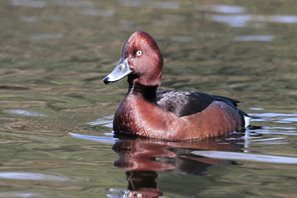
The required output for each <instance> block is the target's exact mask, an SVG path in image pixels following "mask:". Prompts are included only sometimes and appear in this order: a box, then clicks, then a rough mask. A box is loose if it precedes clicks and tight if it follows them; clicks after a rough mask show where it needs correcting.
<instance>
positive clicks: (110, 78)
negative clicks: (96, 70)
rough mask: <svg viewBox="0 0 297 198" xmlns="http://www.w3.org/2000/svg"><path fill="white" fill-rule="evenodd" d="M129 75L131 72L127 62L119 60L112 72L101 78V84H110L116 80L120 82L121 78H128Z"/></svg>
mask: <svg viewBox="0 0 297 198" xmlns="http://www.w3.org/2000/svg"><path fill="white" fill-rule="evenodd" d="M131 73H132V70H131V69H130V66H129V64H128V60H127V59H120V61H119V63H118V64H117V66H115V68H114V69H113V70H112V72H111V73H110V74H108V75H107V76H105V77H104V78H103V82H104V83H105V84H110V83H113V82H116V81H118V80H121V79H122V78H124V77H126V76H128V75H129V74H131Z"/></svg>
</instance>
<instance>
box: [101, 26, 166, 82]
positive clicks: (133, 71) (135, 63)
mask: <svg viewBox="0 0 297 198" xmlns="http://www.w3.org/2000/svg"><path fill="white" fill-rule="evenodd" d="M162 69H163V58H162V55H161V52H160V49H159V47H158V45H157V43H156V41H155V40H154V39H153V38H152V37H151V36H150V35H149V34H148V33H146V32H135V33H133V34H132V35H131V36H130V38H129V39H128V41H127V42H126V43H125V45H124V47H123V49H122V54H121V57H120V60H119V62H118V64H117V65H116V67H115V68H114V69H113V71H112V72H111V73H110V74H109V75H107V76H106V77H105V78H104V79H103V82H104V83H105V84H109V83H112V82H116V81H118V80H120V79H122V78H124V77H125V76H128V82H129V84H130V85H133V84H140V85H144V86H159V85H160V84H161V78H162Z"/></svg>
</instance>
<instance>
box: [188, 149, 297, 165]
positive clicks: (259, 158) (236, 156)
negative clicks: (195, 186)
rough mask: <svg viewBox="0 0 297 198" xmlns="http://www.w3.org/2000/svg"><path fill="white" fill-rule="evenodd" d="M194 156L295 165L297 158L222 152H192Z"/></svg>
mask: <svg viewBox="0 0 297 198" xmlns="http://www.w3.org/2000/svg"><path fill="white" fill-rule="evenodd" d="M192 153H193V154H194V155H199V156H204V157H209V158H215V159H225V160H236V161H253V162H262V163H277V164H297V157H287V156H275V155H259V154H250V153H236V152H223V151H193V152H192Z"/></svg>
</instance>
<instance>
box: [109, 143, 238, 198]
mask: <svg viewBox="0 0 297 198" xmlns="http://www.w3.org/2000/svg"><path fill="white" fill-rule="evenodd" d="M112 148H113V150H114V151H115V152H116V153H117V154H118V159H117V160H116V161H115V162H114V166H116V167H119V168H123V169H124V170H125V171H126V177H127V181H128V187H127V191H125V192H124V193H125V195H127V196H128V197H158V196H161V195H163V193H162V192H161V191H160V189H159V187H158V183H157V178H158V176H159V173H160V172H164V171H166V172H167V171H171V172H174V173H176V174H191V175H201V174H204V173H205V172H206V171H207V169H208V168H209V167H212V166H223V165H232V164H236V163H235V162H233V161H230V160H218V159H212V158H207V157H203V156H199V155H193V154H192V152H193V151H197V150H212V151H214V150H215V151H233V152H240V151H242V148H243V139H242V138H239V137H236V138H234V139H232V141H231V140H230V139H229V140H225V141H224V140H220V141H218V139H208V140H204V141H195V142H164V141H158V140H151V139H141V138H123V137H120V138H119V140H118V141H117V142H116V143H115V144H114V145H113V147H112ZM121 193H123V192H121Z"/></svg>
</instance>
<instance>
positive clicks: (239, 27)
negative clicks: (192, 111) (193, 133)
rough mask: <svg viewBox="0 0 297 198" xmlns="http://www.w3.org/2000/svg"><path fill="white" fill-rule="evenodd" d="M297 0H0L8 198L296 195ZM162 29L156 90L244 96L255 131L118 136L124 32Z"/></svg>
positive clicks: (0, 130) (1, 146)
mask: <svg viewBox="0 0 297 198" xmlns="http://www.w3.org/2000/svg"><path fill="white" fill-rule="evenodd" d="M295 4H296V3H295V1H293V0H286V1H268V0H267V1H266V0H264V1H261V3H257V2H254V1H232V0H227V1H223V2H222V1H209V2H208V1H195V2H187V1H178V0H175V1H134V0H118V1H104V2H103V1H102V2H98V1H93V0H65V1H56V0H3V1H1V3H0V5H1V6H0V25H1V31H0V43H1V44H0V45H1V48H0V104H1V106H0V126H1V127H0V155H1V161H0V163H1V166H0V186H1V190H0V197H54V196H56V197H123V196H125V195H126V196H128V195H129V194H133V195H137V193H141V194H143V195H144V196H145V195H147V196H161V195H162V196H164V197H190V196H191V197H294V196H296V193H297V190H296V185H297V182H296V181H297V169H296V167H297V166H296V158H297V152H296V147H297V144H296V143H295V141H296V140H297V137H296V136H297V130H296V126H297V107H296V101H297V91H296V90H297V83H296V82H297V62H296V54H297V51H296V46H297V43H296V42H297V40H296V36H295V35H297V8H296V6H295ZM137 30H144V31H147V32H149V33H150V34H152V35H153V36H154V38H155V39H156V40H157V42H158V43H159V46H160V48H161V51H162V53H163V55H164V59H165V69H164V77H163V83H162V87H161V89H183V90H193V91H205V92H209V93H213V94H218V95H224V96H227V97H232V98H235V99H238V100H240V101H242V102H243V103H242V104H241V108H242V109H243V110H244V111H246V112H248V113H249V114H250V115H252V116H253V117H254V119H253V121H252V123H253V125H254V126H256V127H254V128H252V129H249V130H248V131H247V133H246V134H231V135H230V136H229V137H226V138H215V139H212V140H205V141H200V142H191V143H173V142H162V141H156V140H147V139H139V138H138V139H133V138H125V137H113V134H112V133H111V129H110V126H111V121H112V115H113V113H114V112H115V110H116V108H117V105H118V103H119V102H120V101H121V99H122V98H123V96H124V94H125V93H126V88H127V83H126V82H125V80H123V81H120V82H118V83H116V84H113V85H110V86H105V85H103V83H102V82H101V79H102V77H103V76H104V75H105V74H107V73H109V72H110V71H111V70H112V68H113V66H114V65H115V64H116V62H117V60H118V58H119V55H120V51H121V47H122V45H123V43H124V42H125V40H126V39H127V38H128V37H129V35H130V34H131V33H132V32H134V31H137Z"/></svg>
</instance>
